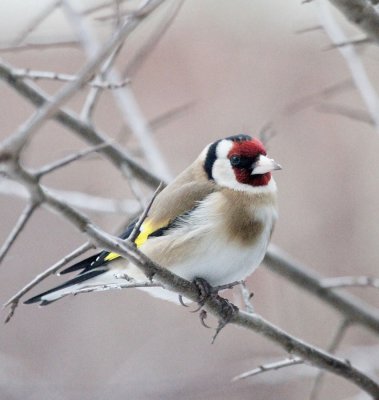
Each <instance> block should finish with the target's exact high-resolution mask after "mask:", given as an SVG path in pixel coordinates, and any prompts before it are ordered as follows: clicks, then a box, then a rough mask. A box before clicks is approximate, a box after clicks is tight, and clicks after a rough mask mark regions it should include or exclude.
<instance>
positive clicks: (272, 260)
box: [264, 244, 379, 334]
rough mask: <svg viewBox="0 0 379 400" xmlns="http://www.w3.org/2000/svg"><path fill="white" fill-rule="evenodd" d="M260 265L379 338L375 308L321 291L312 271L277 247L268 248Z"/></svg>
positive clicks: (329, 290)
mask: <svg viewBox="0 0 379 400" xmlns="http://www.w3.org/2000/svg"><path fill="white" fill-rule="evenodd" d="M264 263H265V265H266V266H267V267H268V268H269V269H270V270H271V271H273V272H275V273H277V274H279V275H280V276H283V277H285V278H286V279H288V280H290V281H292V282H293V283H295V284H296V285H297V286H299V287H300V288H301V289H303V290H307V291H308V292H309V293H312V294H313V295H314V296H316V297H317V298H318V299H320V300H321V301H323V302H325V303H327V304H328V305H330V306H331V307H332V308H334V309H335V310H336V311H337V312H339V313H340V314H342V315H343V316H344V317H345V318H346V319H348V320H350V321H351V322H352V323H358V324H361V325H363V326H365V327H366V328H368V329H370V330H371V331H373V332H374V333H376V334H379V311H378V310H377V309H376V308H374V307H372V306H370V305H368V304H367V303H365V302H363V301H361V300H359V299H358V298H356V297H354V296H351V295H349V294H347V293H344V292H342V291H339V292H336V291H334V290H333V289H329V288H327V287H323V285H322V279H321V278H320V277H319V276H318V275H316V273H315V272H314V271H311V270H310V269H309V268H308V267H306V266H305V265H302V264H300V263H299V262H298V261H295V260H294V259H292V258H290V257H289V256H288V255H287V254H286V253H284V251H283V250H281V249H279V248H278V247H277V246H274V245H273V244H271V245H270V246H269V248H268V251H267V253H266V256H265V259H264Z"/></svg>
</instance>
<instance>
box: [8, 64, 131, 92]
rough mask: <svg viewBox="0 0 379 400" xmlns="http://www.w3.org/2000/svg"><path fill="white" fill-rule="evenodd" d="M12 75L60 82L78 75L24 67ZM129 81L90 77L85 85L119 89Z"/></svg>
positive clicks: (73, 80)
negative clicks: (111, 80) (109, 80)
mask: <svg viewBox="0 0 379 400" xmlns="http://www.w3.org/2000/svg"><path fill="white" fill-rule="evenodd" d="M12 73H13V75H14V76H15V77H17V78H24V79H32V80H35V81H37V80H40V79H45V80H53V81H60V82H75V81H76V80H77V79H78V77H77V76H76V75H70V74H60V73H57V72H51V71H36V70H30V69H25V68H17V69H14V70H13V71H12ZM129 83H130V79H124V80H123V81H121V82H107V81H104V80H101V79H92V80H90V81H88V82H86V84H87V85H89V86H92V87H94V88H98V89H108V90H115V89H120V88H122V87H124V86H126V85H128V84H129Z"/></svg>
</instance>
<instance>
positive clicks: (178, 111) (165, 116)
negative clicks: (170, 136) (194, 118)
mask: <svg viewBox="0 0 379 400" xmlns="http://www.w3.org/2000/svg"><path fill="white" fill-rule="evenodd" d="M194 105H195V102H194V101H190V102H188V103H185V104H182V105H179V106H177V107H173V108H172V109H170V110H168V111H166V112H164V113H162V114H160V115H158V116H156V117H154V118H152V119H151V120H150V121H149V125H150V126H151V128H152V129H154V130H156V129H159V128H161V127H162V126H166V125H167V124H169V123H170V122H171V121H172V120H174V119H176V118H179V117H181V116H182V115H184V114H185V113H186V112H187V111H188V110H189V109H191V108H192V107H193V106H194ZM129 133H131V129H130V128H129V127H127V126H123V127H122V128H121V130H120V132H119V134H118V137H119V138H120V141H121V135H126V134H129Z"/></svg>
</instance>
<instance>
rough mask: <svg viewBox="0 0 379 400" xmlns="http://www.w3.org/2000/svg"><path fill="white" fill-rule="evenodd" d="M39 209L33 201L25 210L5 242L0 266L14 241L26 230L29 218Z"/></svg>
mask: <svg viewBox="0 0 379 400" xmlns="http://www.w3.org/2000/svg"><path fill="white" fill-rule="evenodd" d="M37 207H38V203H37V202H34V201H31V202H30V203H29V204H28V205H27V206H26V207H25V209H24V211H23V212H22V214H21V215H20V217H19V219H18V220H17V222H16V225H15V226H14V227H13V229H12V231H11V233H10V234H9V236H8V237H7V239H6V240H5V242H4V244H3V245H2V246H1V248H0V264H1V263H2V261H3V259H4V257H5V256H6V255H7V253H8V251H9V250H10V248H11V246H12V244H13V243H14V241H15V240H16V239H17V238H18V236H19V234H20V233H21V231H22V230H23V229H24V227H25V225H26V223H27V222H28V221H29V218H30V217H31V216H32V214H33V212H34V210H35V209H36V208H37Z"/></svg>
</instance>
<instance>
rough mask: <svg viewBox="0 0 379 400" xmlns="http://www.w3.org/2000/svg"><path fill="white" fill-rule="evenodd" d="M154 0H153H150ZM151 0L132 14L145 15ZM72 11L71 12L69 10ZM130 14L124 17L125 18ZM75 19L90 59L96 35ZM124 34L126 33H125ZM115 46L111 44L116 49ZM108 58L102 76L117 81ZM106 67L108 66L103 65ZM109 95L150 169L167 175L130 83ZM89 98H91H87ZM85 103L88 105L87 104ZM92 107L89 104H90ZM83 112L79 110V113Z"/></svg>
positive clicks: (164, 163)
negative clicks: (104, 73)
mask: <svg viewBox="0 0 379 400" xmlns="http://www.w3.org/2000/svg"><path fill="white" fill-rule="evenodd" d="M154 1H157V0H154ZM68 2H69V0H66V3H67V4H68ZM152 2H153V0H150V1H148V2H146V4H145V5H144V6H143V7H141V9H139V10H137V11H135V12H134V13H133V14H131V15H132V16H134V17H136V16H139V17H140V18H142V17H146V16H147V15H148V14H149V13H150V12H151V11H153V10H154V9H155V8H156V7H153V8H152V10H151V11H150V12H146V10H148V9H149V7H150V4H149V3H152ZM71 14H72V13H71ZM130 18H131V17H129V18H128V19H127V21H129V19H130ZM74 20H75V21H74V22H75V24H74V25H75V27H76V29H77V30H78V35H79V38H80V41H81V43H82V45H83V48H84V50H85V52H86V54H87V56H88V57H89V59H91V57H92V54H93V53H94V52H98V51H100V50H99V49H101V47H100V46H99V44H98V43H97V41H96V39H95V38H94V36H93V35H92V32H91V30H90V28H89V27H88V26H87V24H85V21H84V20H83V19H82V18H80V16H79V15H76V17H75V18H74ZM125 37H126V36H125ZM122 43H123V41H120V42H119V45H121V44H122ZM116 48H117V47H114V49H116ZM112 63H113V60H112V62H111V63H110V64H109V71H108V73H106V76H107V77H109V79H110V80H111V81H120V80H122V79H121V76H120V74H119V73H118V72H117V71H116V70H115V69H114V68H113V66H112ZM107 69H108V68H107ZM112 95H113V97H114V98H115V100H116V105H117V106H118V107H119V109H120V112H121V113H120V115H121V117H122V119H123V121H124V123H125V124H127V125H129V126H130V127H131V130H132V132H133V134H134V135H135V137H136V138H137V139H138V141H139V142H140V144H141V150H142V152H143V153H144V155H145V158H146V160H148V161H149V163H150V164H151V166H152V167H153V169H154V170H155V171H156V172H157V173H158V174H159V175H160V176H162V180H166V179H170V178H171V174H170V172H169V169H168V166H167V164H166V161H165V160H164V158H163V157H162V155H161V153H160V151H159V149H158V146H157V144H156V143H155V139H154V138H153V136H152V132H151V131H150V127H149V126H148V123H147V121H146V119H145V117H144V115H143V113H142V110H141V108H140V107H139V104H138V102H137V100H136V98H135V96H134V93H133V91H132V89H131V88H130V87H124V88H122V89H120V90H117V91H113V92H112ZM93 96H94V97H93V100H94V101H95V99H96V97H97V94H96V95H95V94H94V95H93ZM91 101H92V99H91ZM87 107H88V105H87ZM91 107H92V106H91ZM82 115H83V113H82Z"/></svg>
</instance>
